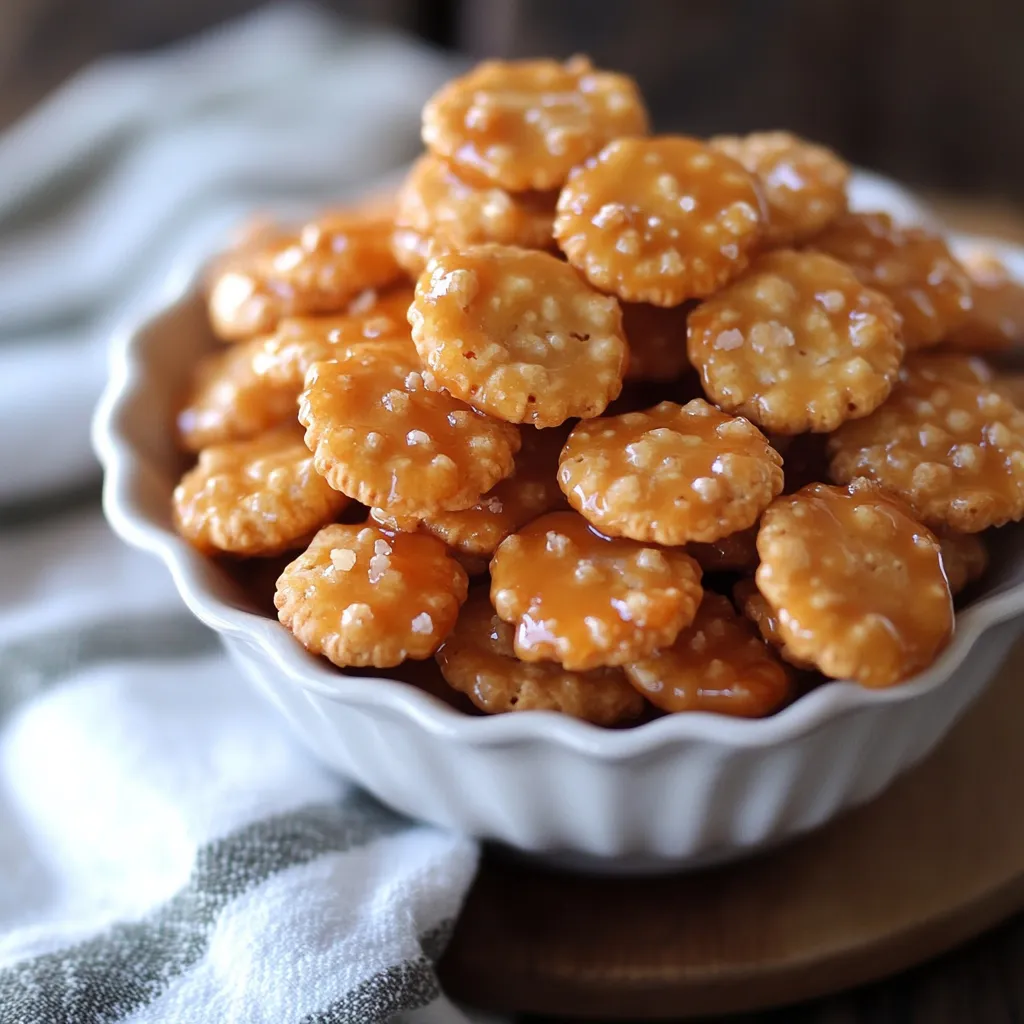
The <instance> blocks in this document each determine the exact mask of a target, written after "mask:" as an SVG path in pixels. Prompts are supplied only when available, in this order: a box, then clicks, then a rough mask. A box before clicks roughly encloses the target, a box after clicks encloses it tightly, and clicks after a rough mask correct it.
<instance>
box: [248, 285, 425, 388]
mask: <svg viewBox="0 0 1024 1024" xmlns="http://www.w3.org/2000/svg"><path fill="white" fill-rule="evenodd" d="M410 302H412V289H411V288H405V287H400V288H396V289H393V290H391V291H388V292H385V293H384V294H382V295H378V294H377V293H376V292H366V293H363V294H362V295H361V296H360V298H359V300H357V303H356V304H354V305H350V306H349V308H348V310H346V312H344V313H338V314H330V315H326V316H303V317H286V318H285V319H283V320H281V321H280V323H278V325H277V329H276V330H275V331H274V333H273V334H272V335H271V336H270V337H269V338H267V339H266V341H264V342H263V343H262V348H261V349H260V350H259V352H258V354H257V356H256V359H255V366H256V372H257V373H258V374H259V375H260V376H261V377H264V378H265V379H266V380H268V381H271V382H273V383H275V384H282V385H284V384H288V385H289V386H291V387H294V388H295V394H296V401H297V400H298V398H297V396H298V393H299V392H300V391H301V390H302V386H303V382H304V381H305V379H306V373H307V371H308V370H309V368H310V367H311V366H312V365H313V364H314V363H319V362H323V361H324V360H327V359H337V358H340V357H342V356H344V354H345V352H346V351H347V350H348V349H349V348H350V347H351V346H353V345H359V344H361V343H363V342H374V343H376V342H383V341H388V342H391V341H404V342H406V343H407V344H408V345H409V346H410V347H411V344H412V339H411V338H410V336H409V323H408V320H407V319H406V314H407V312H408V309H409V303H410Z"/></svg>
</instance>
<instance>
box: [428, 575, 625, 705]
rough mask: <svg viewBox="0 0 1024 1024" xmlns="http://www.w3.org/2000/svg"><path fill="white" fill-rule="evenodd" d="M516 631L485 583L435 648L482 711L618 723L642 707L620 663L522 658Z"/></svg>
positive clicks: (454, 681)
mask: <svg viewBox="0 0 1024 1024" xmlns="http://www.w3.org/2000/svg"><path fill="white" fill-rule="evenodd" d="M513 632H514V631H513V629H512V627H511V626H510V625H508V624H507V623H505V622H503V621H502V620H501V618H500V617H499V616H498V615H497V613H496V612H495V611H494V609H493V608H492V607H491V603H490V600H489V599H488V596H487V590H486V588H481V589H478V590H476V591H475V592H474V593H473V594H471V595H470V597H469V600H468V601H467V602H466V604H465V605H464V606H463V609H462V611H461V613H460V614H459V620H458V622H457V623H456V624H455V629H454V630H452V633H451V635H450V636H449V637H448V639H447V640H446V641H445V643H444V644H443V646H442V647H441V649H440V650H439V651H438V652H437V663H438V665H439V666H440V667H441V672H442V673H443V674H444V677H445V679H446V680H447V681H448V683H449V685H450V686H452V687H453V688H454V689H456V690H458V691H459V692H460V693H464V694H466V695H467V696H468V697H469V699H470V700H471V701H472V702H473V703H474V704H475V705H476V707H478V708H479V709H480V710H481V711H485V712H487V714H490V715H496V714H502V713H505V712H508V711H561V712H562V713H563V714H566V715H571V716H572V717H573V718H580V719H582V720H583V721H585V722H593V723H594V724H595V725H619V724H620V723H622V722H627V721H630V720H631V719H634V718H637V717H639V716H640V714H641V713H642V712H643V708H644V701H643V698H642V697H641V696H640V694H639V693H638V692H637V691H636V690H635V689H633V687H632V686H630V685H629V683H628V682H627V680H626V677H625V675H624V674H623V672H622V670H621V669H615V668H596V669H591V670H590V671H589V672H571V671H569V670H568V669H565V668H563V667H562V666H561V665H558V664H556V663H555V662H553V661H533V662H528V661H520V660H519V659H518V658H517V657H516V655H515V651H514V650H513V646H512V638H513Z"/></svg>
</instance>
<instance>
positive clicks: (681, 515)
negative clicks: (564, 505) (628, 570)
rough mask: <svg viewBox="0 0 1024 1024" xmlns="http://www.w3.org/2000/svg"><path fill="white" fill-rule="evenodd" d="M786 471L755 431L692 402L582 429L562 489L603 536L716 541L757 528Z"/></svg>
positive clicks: (568, 450)
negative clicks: (754, 525) (758, 518)
mask: <svg viewBox="0 0 1024 1024" xmlns="http://www.w3.org/2000/svg"><path fill="white" fill-rule="evenodd" d="M781 467H782V459H781V458H780V457H779V455H778V453H777V452H776V451H775V450H774V449H773V448H772V447H771V446H770V445H769V444H768V441H767V439H766V438H765V437H764V435H763V434H762V433H761V432H760V431H759V430H758V429H757V428H756V427H755V426H753V425H752V424H751V423H749V422H748V421H747V420H745V419H742V418H741V417H732V416H726V415H725V414H724V413H721V412H719V411H718V410H717V409H715V408H714V407H713V406H711V405H709V404H708V403H707V402H705V401H703V400H702V399H699V398H695V399H694V400H693V401H691V402H689V403H687V404H686V405H684V406H679V405H676V404H675V403H673V402H662V403H661V404H660V405H656V406H655V407H654V408H653V409H648V410H647V411H646V412H633V413H625V414H624V415H622V416H612V417H602V418H599V419H595V420H584V421H583V422H582V423H579V424H577V426H576V427H574V428H573V431H572V433H571V434H570V435H569V440H568V441H567V442H566V445H565V448H564V449H563V451H562V456H561V459H560V462H559V468H558V483H559V486H560V487H561V488H562V490H563V491H564V493H565V495H566V497H567V498H568V499H569V503H570V504H571V505H572V506H573V508H575V509H576V510H577V511H578V512H580V514H581V515H583V516H585V517H586V518H587V519H588V520H589V521H590V522H591V523H593V524H594V526H596V527H597V528H598V529H599V530H601V531H602V532H604V533H607V534H610V535H613V536H619V537H631V538H632V539H633V540H638V541H653V542H655V543H658V544H667V545H676V544H685V543H687V542H689V541H699V542H701V543H711V542H713V541H716V540H718V539H719V538H721V537H726V536H728V535H729V534H731V533H736V532H737V531H739V530H745V529H746V528H747V527H749V526H752V525H753V524H754V523H755V522H756V521H757V517H758V516H759V515H760V514H761V512H762V510H763V509H765V508H766V507H767V506H768V503H769V502H770V501H771V500H772V498H774V497H775V495H776V494H778V493H779V492H780V491H781V490H782V480H783V477H782V468H781Z"/></svg>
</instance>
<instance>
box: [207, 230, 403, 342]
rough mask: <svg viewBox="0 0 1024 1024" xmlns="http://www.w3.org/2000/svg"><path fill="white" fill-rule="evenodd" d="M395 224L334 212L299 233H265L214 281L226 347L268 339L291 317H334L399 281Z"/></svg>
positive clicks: (212, 309) (216, 324)
mask: <svg viewBox="0 0 1024 1024" xmlns="http://www.w3.org/2000/svg"><path fill="white" fill-rule="evenodd" d="M391 230H392V225H391V221H390V219H386V218H381V217H379V216H377V215H375V214H372V215H367V214H363V213H360V212H359V211H357V210H353V211H344V210H339V211H329V212H327V213H325V214H323V215H322V216H320V217H318V218H316V219H314V220H311V221H309V222H307V223H306V224H303V225H302V226H301V227H300V228H299V229H298V230H297V231H294V232H293V231H287V230H284V229H278V230H275V231H270V232H265V233H264V234H262V235H260V236H258V237H257V238H256V239H255V240H254V241H252V242H250V243H248V244H246V245H244V246H242V247H241V248H239V249H238V250H236V251H235V252H233V253H230V254H228V255H226V256H225V257H224V258H223V259H222V260H221V261H220V263H219V264H218V267H217V269H216V271H215V272H214V274H213V278H212V280H211V282H210V294H209V313H210V322H211V324H212V326H213V330H214V332H215V333H216V334H217V335H218V336H219V337H220V338H222V339H223V340H225V341H238V340H241V339H244V338H251V337H253V336H254V335H257V334H269V333H270V332H271V331H273V330H274V328H275V327H276V326H277V324H278V321H279V320H280V319H281V318H282V317H285V316H310V315H316V314H322V313H334V312H338V311H340V310H343V309H344V308H345V305H346V304H347V303H348V302H349V301H350V300H351V299H353V298H355V297H356V296H357V295H358V294H359V293H360V292H362V291H363V290H364V289H367V288H380V287H383V286H386V285H388V284H391V283H392V282H394V281H396V280H397V279H398V278H399V277H400V276H401V273H402V271H401V268H400V267H399V266H398V264H397V263H396V262H395V258H394V256H393V255H392V252H391Z"/></svg>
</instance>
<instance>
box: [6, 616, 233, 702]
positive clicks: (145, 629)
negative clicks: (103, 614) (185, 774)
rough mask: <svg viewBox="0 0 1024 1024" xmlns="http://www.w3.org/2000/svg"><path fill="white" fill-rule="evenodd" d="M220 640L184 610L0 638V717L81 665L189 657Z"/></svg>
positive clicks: (210, 650) (213, 647) (215, 645)
mask: <svg viewBox="0 0 1024 1024" xmlns="http://www.w3.org/2000/svg"><path fill="white" fill-rule="evenodd" d="M217 646H218V641H217V636H216V634H215V633H212V632H211V631H210V630H208V629H207V628H206V627H205V626H203V625H202V624H201V623H200V622H198V621H197V620H196V619H194V618H193V617H192V616H191V615H188V614H186V613H184V612H171V613H168V612H163V613H154V614H151V615H134V616H129V617H127V618H123V619H118V620H116V621H109V620H103V621H100V622H92V623H85V624H83V625H81V626H77V627H74V628H72V629H67V628H64V629H58V630H54V631H53V632H50V633H42V634H33V635H32V636H30V637H28V638H26V639H22V640H15V641H12V642H8V643H5V644H0V721H2V720H3V719H4V717H5V716H6V715H8V714H9V713H10V712H11V711H13V710H14V708H15V707H16V706H17V705H18V704H20V703H22V702H23V701H26V700H28V699H29V698H31V697H33V696H35V695H36V694H37V693H40V692H41V691H43V690H45V689H46V688H47V687H48V686H51V685H52V684H53V683H55V682H57V681H58V680H60V679H61V678H62V677H64V676H66V675H68V674H70V673H71V672H74V671H76V670H78V669H83V668H89V667H91V666H93V665H99V664H102V663H103V662H107V661H127V660H131V659H135V658H138V659H140V660H141V659H145V660H147V661H153V660H162V659H173V658H189V657H193V656H195V655H197V654H205V653H209V652H212V651H214V650H216V649H217Z"/></svg>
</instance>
